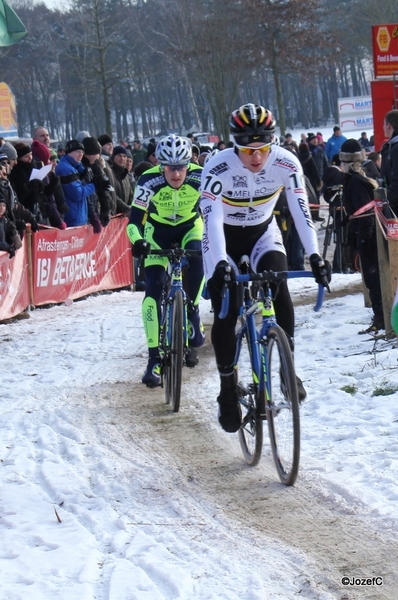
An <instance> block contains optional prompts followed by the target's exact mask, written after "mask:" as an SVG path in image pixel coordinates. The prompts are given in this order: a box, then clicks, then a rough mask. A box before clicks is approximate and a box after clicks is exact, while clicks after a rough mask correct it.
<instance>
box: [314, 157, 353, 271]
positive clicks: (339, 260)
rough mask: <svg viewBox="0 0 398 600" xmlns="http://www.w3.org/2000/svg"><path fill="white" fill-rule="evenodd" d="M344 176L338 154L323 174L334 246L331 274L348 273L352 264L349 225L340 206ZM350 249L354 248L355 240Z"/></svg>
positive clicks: (323, 190)
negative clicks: (331, 221)
mask: <svg viewBox="0 0 398 600" xmlns="http://www.w3.org/2000/svg"><path fill="white" fill-rule="evenodd" d="M343 182H344V174H343V172H342V170H341V161H340V157H339V155H338V154H335V155H334V156H333V157H332V162H331V165H330V166H329V167H328V168H327V169H325V171H324V172H323V189H322V192H323V197H324V200H325V202H327V203H328V204H329V214H330V216H331V217H332V218H333V223H332V227H333V232H334V236H335V241H336V246H335V249H334V254H333V265H332V266H333V273H341V272H343V273H348V272H349V271H350V270H351V264H352V263H353V262H354V261H353V260H352V259H351V256H350V245H351V244H350V239H349V225H348V223H347V222H346V221H347V219H346V213H345V211H344V209H343V206H342V193H343ZM352 247H354V248H355V247H356V242H355V239H354V240H352Z"/></svg>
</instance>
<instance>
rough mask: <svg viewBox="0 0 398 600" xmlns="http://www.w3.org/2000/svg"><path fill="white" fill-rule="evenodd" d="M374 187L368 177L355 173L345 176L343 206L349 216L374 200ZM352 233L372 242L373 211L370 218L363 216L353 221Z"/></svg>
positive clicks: (351, 172)
mask: <svg viewBox="0 0 398 600" xmlns="http://www.w3.org/2000/svg"><path fill="white" fill-rule="evenodd" d="M374 189H375V188H374V186H373V184H372V183H371V181H369V179H368V178H367V177H364V176H363V175H361V174H360V173H357V172H355V171H349V172H348V173H346V174H345V176H344V184H343V205H344V208H345V210H346V212H347V214H348V215H349V216H351V215H353V214H354V213H355V212H356V211H357V210H358V209H359V208H361V207H362V206H365V204H367V203H368V202H371V201H372V200H373V191H374ZM351 231H352V232H353V233H355V234H357V235H358V236H360V238H361V239H363V240H370V239H371V238H372V237H373V235H375V233H376V230H375V216H374V212H373V209H371V211H369V216H366V217H365V216H361V217H360V218H357V219H356V218H354V219H352V220H351Z"/></svg>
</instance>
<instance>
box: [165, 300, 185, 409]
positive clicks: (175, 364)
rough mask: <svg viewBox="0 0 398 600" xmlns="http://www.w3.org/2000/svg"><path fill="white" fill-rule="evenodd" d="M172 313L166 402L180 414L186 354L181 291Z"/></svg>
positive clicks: (174, 301)
mask: <svg viewBox="0 0 398 600" xmlns="http://www.w3.org/2000/svg"><path fill="white" fill-rule="evenodd" d="M170 311H171V314H170V320H169V327H170V328H171V334H170V347H169V351H168V366H167V368H166V402H169V403H170V405H171V408H172V410H173V411H174V412H178V411H179V410H180V399H181V377H182V362H183V353H184V329H183V319H184V300H183V296H182V291H181V290H176V293H175V296H174V299H173V303H172V305H171V307H170Z"/></svg>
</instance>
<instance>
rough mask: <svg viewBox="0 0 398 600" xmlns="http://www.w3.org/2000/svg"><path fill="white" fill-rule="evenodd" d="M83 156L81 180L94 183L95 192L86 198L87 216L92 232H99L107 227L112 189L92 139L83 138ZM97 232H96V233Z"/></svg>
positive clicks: (98, 151)
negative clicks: (83, 170) (83, 169)
mask: <svg viewBox="0 0 398 600" xmlns="http://www.w3.org/2000/svg"><path fill="white" fill-rule="evenodd" d="M82 144H83V147H84V156H83V158H82V164H83V165H84V167H85V169H86V172H85V173H84V176H83V178H82V182H83V183H90V182H92V183H94V185H95V188H96V191H95V193H94V194H91V195H90V196H88V197H87V202H88V216H89V220H90V223H91V225H93V227H94V232H97V231H98V232H99V231H100V230H101V226H102V227H107V226H108V225H109V223H110V218H111V196H110V192H111V190H113V187H112V185H111V183H110V180H109V177H108V176H107V174H106V173H105V171H104V167H103V165H104V164H105V163H104V162H103V161H101V160H100V154H101V146H100V144H99V142H98V141H97V140H96V139H95V138H94V137H90V136H88V137H85V138H84V139H83V140H82ZM96 230H97V231H96Z"/></svg>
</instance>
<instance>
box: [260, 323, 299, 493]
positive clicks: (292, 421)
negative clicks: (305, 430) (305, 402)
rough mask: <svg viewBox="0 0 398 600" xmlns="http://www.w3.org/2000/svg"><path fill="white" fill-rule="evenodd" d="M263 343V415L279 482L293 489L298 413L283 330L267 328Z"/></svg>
mask: <svg viewBox="0 0 398 600" xmlns="http://www.w3.org/2000/svg"><path fill="white" fill-rule="evenodd" d="M267 338H268V341H267V367H268V378H269V381H268V384H269V386H268V387H269V392H270V393H269V398H268V399H267V405H266V413H267V421H268V431H269V436H270V441H271V449H272V454H273V457H274V461H275V466H276V469H277V471H278V475H279V478H280V480H281V482H282V483H283V484H284V485H293V484H294V482H295V481H296V478H297V473H298V468H299V462H300V413H299V401H298V391H297V382H296V373H295V370H294V364H293V357H292V353H291V350H290V347H289V343H288V341H287V337H286V334H285V332H284V331H283V329H281V328H280V327H279V326H278V325H276V326H274V327H271V328H270V330H269V332H268V336H267Z"/></svg>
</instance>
